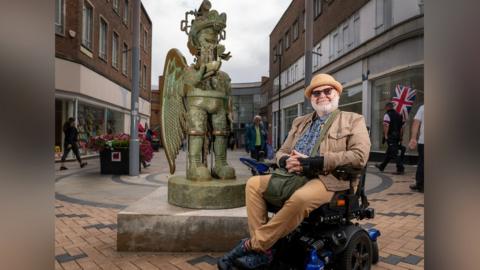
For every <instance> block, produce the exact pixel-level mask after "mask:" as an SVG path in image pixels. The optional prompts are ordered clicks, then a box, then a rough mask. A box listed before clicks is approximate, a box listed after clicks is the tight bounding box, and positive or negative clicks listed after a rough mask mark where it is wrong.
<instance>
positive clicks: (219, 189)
mask: <svg viewBox="0 0 480 270" xmlns="http://www.w3.org/2000/svg"><path fill="white" fill-rule="evenodd" d="M246 180H247V179H245V178H244V179H238V178H237V180H217V179H213V180H211V181H191V180H187V178H186V177H185V176H172V177H170V178H169V179H168V203H170V204H173V205H176V206H180V207H186V208H193V209H228V208H237V207H242V206H245V183H246Z"/></svg>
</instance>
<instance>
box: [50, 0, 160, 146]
mask: <svg viewBox="0 0 480 270" xmlns="http://www.w3.org/2000/svg"><path fill="white" fill-rule="evenodd" d="M132 16H133V2H131V1H129V0H106V1H105V0H56V1H55V145H57V146H60V147H62V139H63V133H62V124H63V123H64V122H65V121H66V119H67V118H68V117H74V118H75V119H76V121H77V122H76V123H77V129H78V131H79V138H80V145H81V146H84V145H85V143H86V142H87V140H88V138H89V137H90V136H96V135H101V134H106V133H123V132H125V133H129V130H130V98H131V84H132V63H131V62H132V53H131V52H132V51H131V48H132V37H133V19H132ZM151 62H152V21H151V20H150V18H149V16H148V14H147V12H146V10H145V8H144V7H143V5H142V6H141V24H140V97H139V116H140V121H141V122H142V123H145V122H148V121H149V118H150V113H151V112H150V99H151V83H150V81H151V78H150V76H151V75H150V74H151V66H152V65H151ZM81 153H82V155H85V154H88V150H87V149H86V148H85V147H82V149H81Z"/></svg>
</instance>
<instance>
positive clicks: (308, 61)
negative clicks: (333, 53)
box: [303, 0, 313, 114]
mask: <svg viewBox="0 0 480 270" xmlns="http://www.w3.org/2000/svg"><path fill="white" fill-rule="evenodd" d="M305 16H306V18H305V79H304V83H305V89H306V88H307V86H308V85H309V84H310V81H311V80H312V47H313V0H305ZM311 111H312V105H311V104H310V99H308V98H307V97H305V98H304V100H303V114H306V113H308V112H311Z"/></svg>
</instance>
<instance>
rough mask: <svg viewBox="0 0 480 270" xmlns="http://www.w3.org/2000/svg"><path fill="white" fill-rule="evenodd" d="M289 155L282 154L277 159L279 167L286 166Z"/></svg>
mask: <svg viewBox="0 0 480 270" xmlns="http://www.w3.org/2000/svg"><path fill="white" fill-rule="evenodd" d="M289 157H290V156H283V157H281V158H280V160H279V161H278V165H279V166H280V168H284V169H285V167H286V166H287V159H288V158H289Z"/></svg>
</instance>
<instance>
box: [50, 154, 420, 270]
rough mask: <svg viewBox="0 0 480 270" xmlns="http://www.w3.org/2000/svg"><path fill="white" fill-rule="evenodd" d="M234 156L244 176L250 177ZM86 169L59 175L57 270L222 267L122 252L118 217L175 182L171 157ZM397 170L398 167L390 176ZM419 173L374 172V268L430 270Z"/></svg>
mask: <svg viewBox="0 0 480 270" xmlns="http://www.w3.org/2000/svg"><path fill="white" fill-rule="evenodd" d="M242 156H246V153H245V152H244V151H233V152H229V162H230V164H232V165H233V166H234V167H235V168H236V172H237V175H238V176H240V177H248V176H249V175H250V172H249V171H248V169H247V167H246V166H244V165H243V164H242V163H241V162H240V161H239V157H242ZM88 163H89V164H88V166H87V167H85V168H83V169H79V168H78V167H79V166H78V164H77V163H73V162H72V163H67V167H69V168H70V169H69V170H66V171H58V169H59V166H60V165H59V164H56V170H57V171H56V184H55V191H56V194H55V195H56V204H55V214H56V220H55V266H56V269H216V264H215V261H216V258H217V257H219V256H221V254H219V253H132V252H117V251H116V228H117V225H116V221H117V217H116V215H117V213H118V211H119V210H120V209H123V208H124V207H126V206H127V205H129V204H131V203H133V202H135V201H137V200H138V199H140V198H142V197H144V196H145V195H147V194H149V193H150V192H152V191H154V190H155V189H157V188H158V187H161V186H165V185H166V184H167V178H168V176H169V169H168V165H167V163H166V160H165V158H164V153H163V152H157V153H155V158H154V160H153V161H152V166H150V167H148V168H147V169H142V172H141V174H140V175H139V176H138V177H130V176H112V175H101V174H100V173H99V171H100V166H99V161H98V159H91V160H88ZM177 168H178V170H179V171H178V172H177V173H178V174H184V171H185V153H184V152H180V154H179V157H178V159H177ZM389 170H390V171H393V170H394V165H391V167H390V166H389V167H387V170H386V172H388V171H389ZM414 170H415V167H407V170H406V174H405V175H403V176H396V175H392V174H389V173H385V174H383V173H378V170H376V168H374V167H372V166H370V167H369V170H368V174H367V183H366V190H367V193H368V194H369V200H370V202H371V204H372V206H373V207H374V208H375V210H376V217H375V219H373V220H368V221H364V222H361V223H363V224H364V226H366V227H372V226H375V228H378V229H380V231H381V233H382V236H381V237H380V238H379V240H378V241H379V246H380V256H381V261H380V262H379V263H378V264H377V265H376V266H374V267H373V269H423V254H424V244H423V235H424V234H423V231H424V229H423V227H424V222H423V217H424V214H423V200H424V198H423V194H420V193H414V192H411V191H410V189H409V188H408V185H409V184H410V183H412V177H413V175H414Z"/></svg>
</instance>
